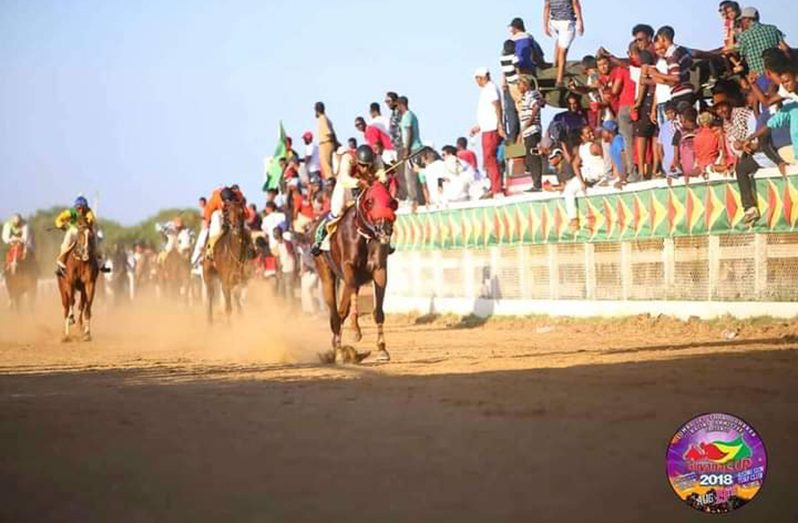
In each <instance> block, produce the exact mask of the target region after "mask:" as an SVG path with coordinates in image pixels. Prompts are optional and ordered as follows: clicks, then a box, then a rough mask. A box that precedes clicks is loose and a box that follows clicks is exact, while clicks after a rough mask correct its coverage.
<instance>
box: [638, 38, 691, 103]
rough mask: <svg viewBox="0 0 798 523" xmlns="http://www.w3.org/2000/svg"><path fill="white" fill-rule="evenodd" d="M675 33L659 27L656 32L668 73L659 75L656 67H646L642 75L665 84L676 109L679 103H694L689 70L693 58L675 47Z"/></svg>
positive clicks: (680, 48) (677, 46) (678, 46)
mask: <svg viewBox="0 0 798 523" xmlns="http://www.w3.org/2000/svg"><path fill="white" fill-rule="evenodd" d="M675 35H676V32H675V31H674V30H673V28H672V27H670V26H667V25H666V26H663V27H660V29H659V31H657V36H656V43H657V45H658V46H660V48H661V49H664V50H665V54H664V58H665V61H666V63H667V65H668V73H667V74H662V73H660V72H659V71H658V70H657V68H656V67H654V66H651V65H648V66H646V67H644V68H643V75H644V76H645V77H647V78H650V79H653V80H654V81H655V82H657V83H658V84H665V85H668V86H670V88H671V101H672V102H673V104H674V105H675V106H676V107H677V108H678V107H679V103H680V102H687V103H688V104H689V105H693V102H694V101H695V99H694V96H695V88H694V87H693V85H692V84H691V83H690V69H691V68H692V66H693V58H692V56H691V55H690V51H688V50H687V49H686V48H684V47H682V46H680V45H676V44H675V43H674V42H673V39H674V37H675Z"/></svg>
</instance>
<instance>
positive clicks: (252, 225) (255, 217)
mask: <svg viewBox="0 0 798 523" xmlns="http://www.w3.org/2000/svg"><path fill="white" fill-rule="evenodd" d="M249 208H250V210H252V212H251V213H250V216H251V217H250V218H249V219H248V220H247V227H249V230H250V231H256V232H257V231H260V230H261V224H262V222H263V220H262V219H261V217H260V214H258V206H257V205H255V204H254V203H252V204H250V205H249Z"/></svg>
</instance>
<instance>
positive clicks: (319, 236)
mask: <svg viewBox="0 0 798 523" xmlns="http://www.w3.org/2000/svg"><path fill="white" fill-rule="evenodd" d="M327 234H328V233H327V220H325V221H324V223H322V224H321V225H319V228H318V229H316V241H315V242H313V246H312V247H311V248H310V253H311V254H312V255H313V256H319V255H320V254H321V252H322V251H321V245H322V244H323V243H324V240H325V239H326V238H327Z"/></svg>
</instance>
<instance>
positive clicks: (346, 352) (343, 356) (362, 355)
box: [335, 345, 371, 365]
mask: <svg viewBox="0 0 798 523" xmlns="http://www.w3.org/2000/svg"><path fill="white" fill-rule="evenodd" d="M370 355H371V351H369V352H358V351H357V350H356V349H355V348H354V347H350V346H348V345H347V346H346V347H341V348H340V349H338V350H336V351H335V363H337V364H338V365H357V364H358V363H360V362H362V361H363V360H365V359H366V358H368V357H369V356H370Z"/></svg>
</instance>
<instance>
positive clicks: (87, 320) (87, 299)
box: [80, 281, 96, 341]
mask: <svg viewBox="0 0 798 523" xmlns="http://www.w3.org/2000/svg"><path fill="white" fill-rule="evenodd" d="M95 290H96V287H95V281H89V282H88V283H86V284H85V285H84V287H83V298H82V299H81V300H80V308H81V313H80V315H81V316H82V317H83V321H84V324H83V341H91V306H92V304H93V303H94V291H95Z"/></svg>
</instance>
